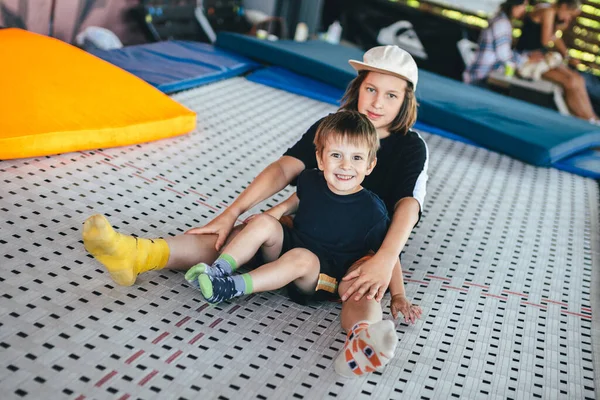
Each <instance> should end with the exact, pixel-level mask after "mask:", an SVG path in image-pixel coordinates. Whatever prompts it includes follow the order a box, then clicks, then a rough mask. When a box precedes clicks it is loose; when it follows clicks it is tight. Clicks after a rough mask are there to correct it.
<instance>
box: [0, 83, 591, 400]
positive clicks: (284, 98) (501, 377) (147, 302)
mask: <svg viewBox="0 0 600 400" xmlns="http://www.w3.org/2000/svg"><path fill="white" fill-rule="evenodd" d="M174 97H175V99H177V100H178V101H181V102H182V103H183V104H185V105H186V106H187V107H189V108H190V109H192V110H194V111H195V112H197V113H198V121H200V122H199V126H198V128H197V130H196V131H195V132H193V133H191V134H190V135H186V136H182V137H177V138H171V139H167V140H162V141H158V142H153V143H148V144H141V145H136V146H131V147H122V148H113V149H107V150H98V151H84V152H78V153H70V154H64V155H58V156H52V157H40V158H35V159H24V160H11V161H2V162H0V172H1V177H2V188H3V190H2V191H1V192H0V210H1V212H0V215H1V216H2V218H1V219H0V249H1V251H2V257H1V259H0V260H1V261H0V263H1V268H0V292H1V293H2V295H1V296H0V315H1V318H0V347H1V352H2V357H1V358H0V389H1V390H2V393H3V398H11V399H12V398H17V399H18V398H24V399H37V398H52V399H59V398H65V399H78V400H82V399H92V398H96V399H109V398H114V399H123V400H124V399H135V398H139V399H152V398H156V399H162V398H173V399H192V398H228V399H242V398H244V399H245V398H248V399H250V398H258V399H265V398H267V399H281V398H311V399H315V398H343V399H355V398H356V399H360V398H366V397H369V396H371V397H374V398H392V399H399V398H420V399H439V398H449V397H452V398H465V399H472V398H492V399H496V398H498V399H499V398H502V399H505V398H509V399H523V398H527V399H530V398H577V399H584V398H586V399H593V398H595V385H594V366H593V365H594V363H593V359H592V312H591V307H592V305H591V304H590V290H591V284H590V283H591V274H592V269H593V268H595V269H598V268H599V266H600V259H599V258H600V253H599V251H598V244H599V243H600V240H599V239H600V238H599V236H600V234H599V225H600V224H599V216H598V203H599V196H598V186H597V184H596V182H594V181H592V180H590V179H586V178H582V177H579V176H575V175H572V174H569V173H565V172H561V171H558V170H556V169H544V168H538V167H534V166H531V165H527V164H524V163H523V162H520V161H517V160H515V159H512V158H510V157H507V156H504V155H500V154H498V153H494V152H491V151H488V150H486V149H482V148H477V147H473V146H470V145H468V144H465V143H460V142H456V141H451V140H449V139H446V138H443V137H440V136H436V135H430V134H427V133H425V132H424V133H423V137H424V138H425V139H426V141H427V142H428V145H429V150H430V161H429V175H430V182H429V186H428V196H427V199H426V205H425V210H424V213H423V218H422V221H421V223H420V224H419V226H418V227H417V228H416V229H415V231H414V232H413V234H412V235H411V237H410V240H409V241H408V243H407V245H406V248H405V253H404V255H403V267H404V271H405V277H406V292H407V296H408V297H409V298H410V299H413V301H414V302H416V303H418V304H420V305H421V307H422V308H423V311H424V315H423V318H422V319H421V320H420V321H418V322H417V324H416V325H413V326H408V325H406V324H404V323H398V324H397V334H398V338H399V343H398V348H397V351H396V356H395V357H394V359H393V360H392V361H391V363H390V364H389V365H388V367H387V368H386V369H385V370H384V371H383V372H381V373H380V372H377V373H373V374H370V375H368V376H364V377H361V378H358V379H353V380H350V379H345V378H341V377H339V376H337V375H336V374H335V372H334V371H333V360H334V359H335V356H336V355H337V354H338V352H339V351H340V349H341V348H342V346H343V343H344V339H345V335H344V334H343V332H342V330H341V328H340V325H339V313H340V305H339V304H337V303H322V304H318V305H316V306H311V307H303V306H299V305H296V304H294V303H292V302H291V301H290V300H288V299H287V298H286V297H285V295H284V294H283V293H281V292H271V293H261V294H254V295H250V296H246V297H243V298H241V299H238V300H235V301H231V302H227V303H223V304H221V305H219V306H217V307H209V306H208V305H207V304H206V303H205V302H204V301H203V300H202V298H201V296H200V295H199V293H197V292H196V291H194V290H193V289H192V288H190V287H189V286H188V285H187V283H186V282H185V280H184V278H183V274H182V273H181V272H173V271H165V270H163V271H156V272H150V273H147V274H143V275H141V276H140V277H139V278H138V281H137V283H136V285H135V286H132V287H119V286H116V285H115V284H113V282H112V281H111V280H110V277H109V276H108V274H107V273H106V272H104V270H103V268H102V266H101V265H100V264H98V263H97V262H96V261H95V260H94V259H93V258H91V257H90V256H89V255H87V254H86V252H85V250H84V248H83V245H82V242H81V239H80V238H81V227H82V223H83V221H84V220H85V218H86V217H88V216H89V215H92V214H94V213H104V214H106V215H107V216H108V217H109V218H110V220H111V222H112V223H113V224H114V225H115V227H116V228H117V229H118V230H119V231H120V232H123V233H134V234H137V235H140V236H145V237H154V236H159V235H176V234H181V233H183V232H184V231H185V230H187V229H189V228H191V227H194V226H199V225H202V224H205V223H206V222H208V221H209V220H210V219H211V218H213V217H214V216H216V215H217V214H218V213H219V212H221V211H222V210H223V209H224V208H225V207H226V206H227V205H228V204H230V203H231V202H232V201H233V199H234V198H235V197H236V196H237V195H238V194H239V193H240V191H241V190H242V189H243V188H244V187H246V186H247V185H248V184H249V182H250V181H251V180H252V179H253V178H254V176H255V175H257V174H258V172H259V171H261V170H262V168H264V167H265V166H266V165H267V164H268V163H269V162H271V161H273V160H275V159H276V158H277V157H278V156H279V155H280V154H281V153H282V152H283V151H284V150H285V149H286V148H287V147H289V146H290V145H291V144H292V143H294V142H295V141H296V140H297V138H298V137H299V135H301V134H302V133H303V131H304V130H305V129H306V128H307V127H308V126H309V125H310V124H311V123H312V122H313V121H314V120H316V119H317V118H319V117H320V116H323V115H325V114H326V113H328V112H331V111H333V110H334V109H335V107H333V106H331V105H328V104H324V103H320V102H317V101H314V100H310V99H307V98H303V97H300V96H297V95H294V94H291V93H286V92H282V91H279V90H277V89H273V88H269V87H266V86H262V85H259V84H256V83H253V82H249V81H247V80H246V79H243V78H232V79H229V80H225V81H221V82H218V83H215V84H211V85H207V86H204V87H200V88H197V89H193V90H191V91H187V92H182V93H179V94H177V95H176V96H174ZM286 192H287V193H283V194H278V195H275V196H273V197H272V198H271V199H269V200H267V201H266V202H265V203H263V204H261V205H259V206H258V207H257V208H255V210H254V211H258V210H259V209H261V208H264V207H268V206H271V205H274V204H275V203H276V202H278V201H280V200H282V199H284V198H285V197H286V196H287V194H289V193H290V189H287V190H286ZM243 217H244V216H242V217H241V218H243ZM382 303H383V306H384V310H385V314H384V317H385V318H390V313H389V309H388V304H389V297H387V296H386V298H384V300H383V302H382Z"/></svg>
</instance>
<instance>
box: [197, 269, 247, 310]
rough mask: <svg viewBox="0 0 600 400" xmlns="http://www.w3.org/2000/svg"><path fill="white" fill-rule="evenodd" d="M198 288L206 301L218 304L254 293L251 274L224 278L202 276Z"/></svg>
mask: <svg viewBox="0 0 600 400" xmlns="http://www.w3.org/2000/svg"><path fill="white" fill-rule="evenodd" d="M194 286H195V284H194ZM198 287H199V288H200V292H202V296H203V297H204V298H205V299H206V301H208V302H209V303H211V304H217V303H220V302H222V301H226V300H230V299H233V298H234V297H239V296H242V295H244V294H250V293H252V278H251V277H250V275H249V274H243V275H234V276H223V277H216V276H210V275H207V274H201V275H200V276H199V277H198Z"/></svg>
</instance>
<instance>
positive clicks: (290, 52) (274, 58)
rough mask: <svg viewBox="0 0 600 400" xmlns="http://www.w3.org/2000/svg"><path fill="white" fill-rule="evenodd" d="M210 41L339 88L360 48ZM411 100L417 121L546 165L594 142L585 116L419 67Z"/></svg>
mask: <svg viewBox="0 0 600 400" xmlns="http://www.w3.org/2000/svg"><path fill="white" fill-rule="evenodd" d="M216 46H218V47H220V48H224V49H227V50H231V51H234V52H236V53H240V54H242V55H245V56H248V57H251V58H253V59H256V60H259V61H261V62H264V63H270V64H275V65H278V66H281V67H285V68H287V69H289V70H291V71H292V72H296V73H298V74H302V75H305V76H308V77H311V78H313V79H317V80H319V81H321V82H324V83H328V84H330V85H333V86H335V87H337V88H340V89H344V88H345V87H346V85H347V84H348V82H350V80H351V79H352V78H353V77H354V76H355V75H356V73H355V72H354V70H353V69H352V67H350V65H349V64H348V60H349V59H357V60H360V59H362V53H363V52H362V50H358V49H353V48H347V47H344V46H336V45H331V44H329V43H326V42H322V41H309V42H303V43H298V42H294V41H288V40H280V41H276V42H269V41H263V40H259V39H256V38H252V37H249V36H243V35H239V34H235V33H229V32H221V33H219V34H218V36H217V42H216ZM417 99H418V101H419V104H420V107H419V120H420V121H421V122H422V123H426V124H428V125H431V126H434V127H438V128H441V129H443V130H444V131H446V132H447V131H452V132H454V133H456V134H458V135H460V136H461V137H464V138H466V139H469V140H472V141H473V142H476V143H478V144H479V145H481V146H483V147H486V148H488V149H491V150H494V151H498V152H501V153H504V154H508V155H510V156H512V157H515V158H517V159H520V160H523V161H525V162H528V163H530V164H534V165H538V166H551V165H552V164H553V163H556V162H557V161H559V160H561V159H564V158H567V157H569V156H572V155H575V154H577V153H579V152H581V151H583V150H585V149H589V148H592V147H595V146H600V128H598V127H596V126H593V125H591V124H589V123H588V122H586V121H583V120H580V119H577V118H573V117H565V116H562V115H560V114H559V113H557V112H555V111H552V110H549V109H546V108H543V107H539V106H536V105H533V104H530V103H526V102H523V101H520V100H515V99H510V98H507V97H505V96H502V95H499V94H496V93H493V92H490V91H488V90H484V89H481V88H477V87H473V86H468V85H464V84H463V83H461V82H457V81H454V80H451V79H448V78H444V77H441V76H438V75H435V74H433V73H430V72H428V71H424V70H421V71H420V72H419V85H418V89H417Z"/></svg>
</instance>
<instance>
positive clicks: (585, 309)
mask: <svg viewBox="0 0 600 400" xmlns="http://www.w3.org/2000/svg"><path fill="white" fill-rule="evenodd" d="M581 311H585V312H592V309H591V308H589V307H581Z"/></svg>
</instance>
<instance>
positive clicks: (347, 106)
mask: <svg viewBox="0 0 600 400" xmlns="http://www.w3.org/2000/svg"><path fill="white" fill-rule="evenodd" d="M368 73H369V71H360V72H359V73H358V76H357V77H356V78H354V79H353V80H352V82H350V84H349V85H348V89H346V93H344V97H342V105H341V106H340V110H358V93H359V91H360V85H362V83H363V82H364V81H365V78H366V77H367V74H368ZM416 121H417V99H416V97H415V92H414V89H413V85H412V83H410V82H408V81H407V82H406V90H405V91H404V101H403V102H402V106H401V107H400V112H398V115H396V118H394V120H393V121H392V125H391V127H390V133H395V132H398V133H401V134H402V135H406V133H407V132H408V130H409V129H410V128H411V127H412V126H413V125H414V124H415V122H416Z"/></svg>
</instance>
